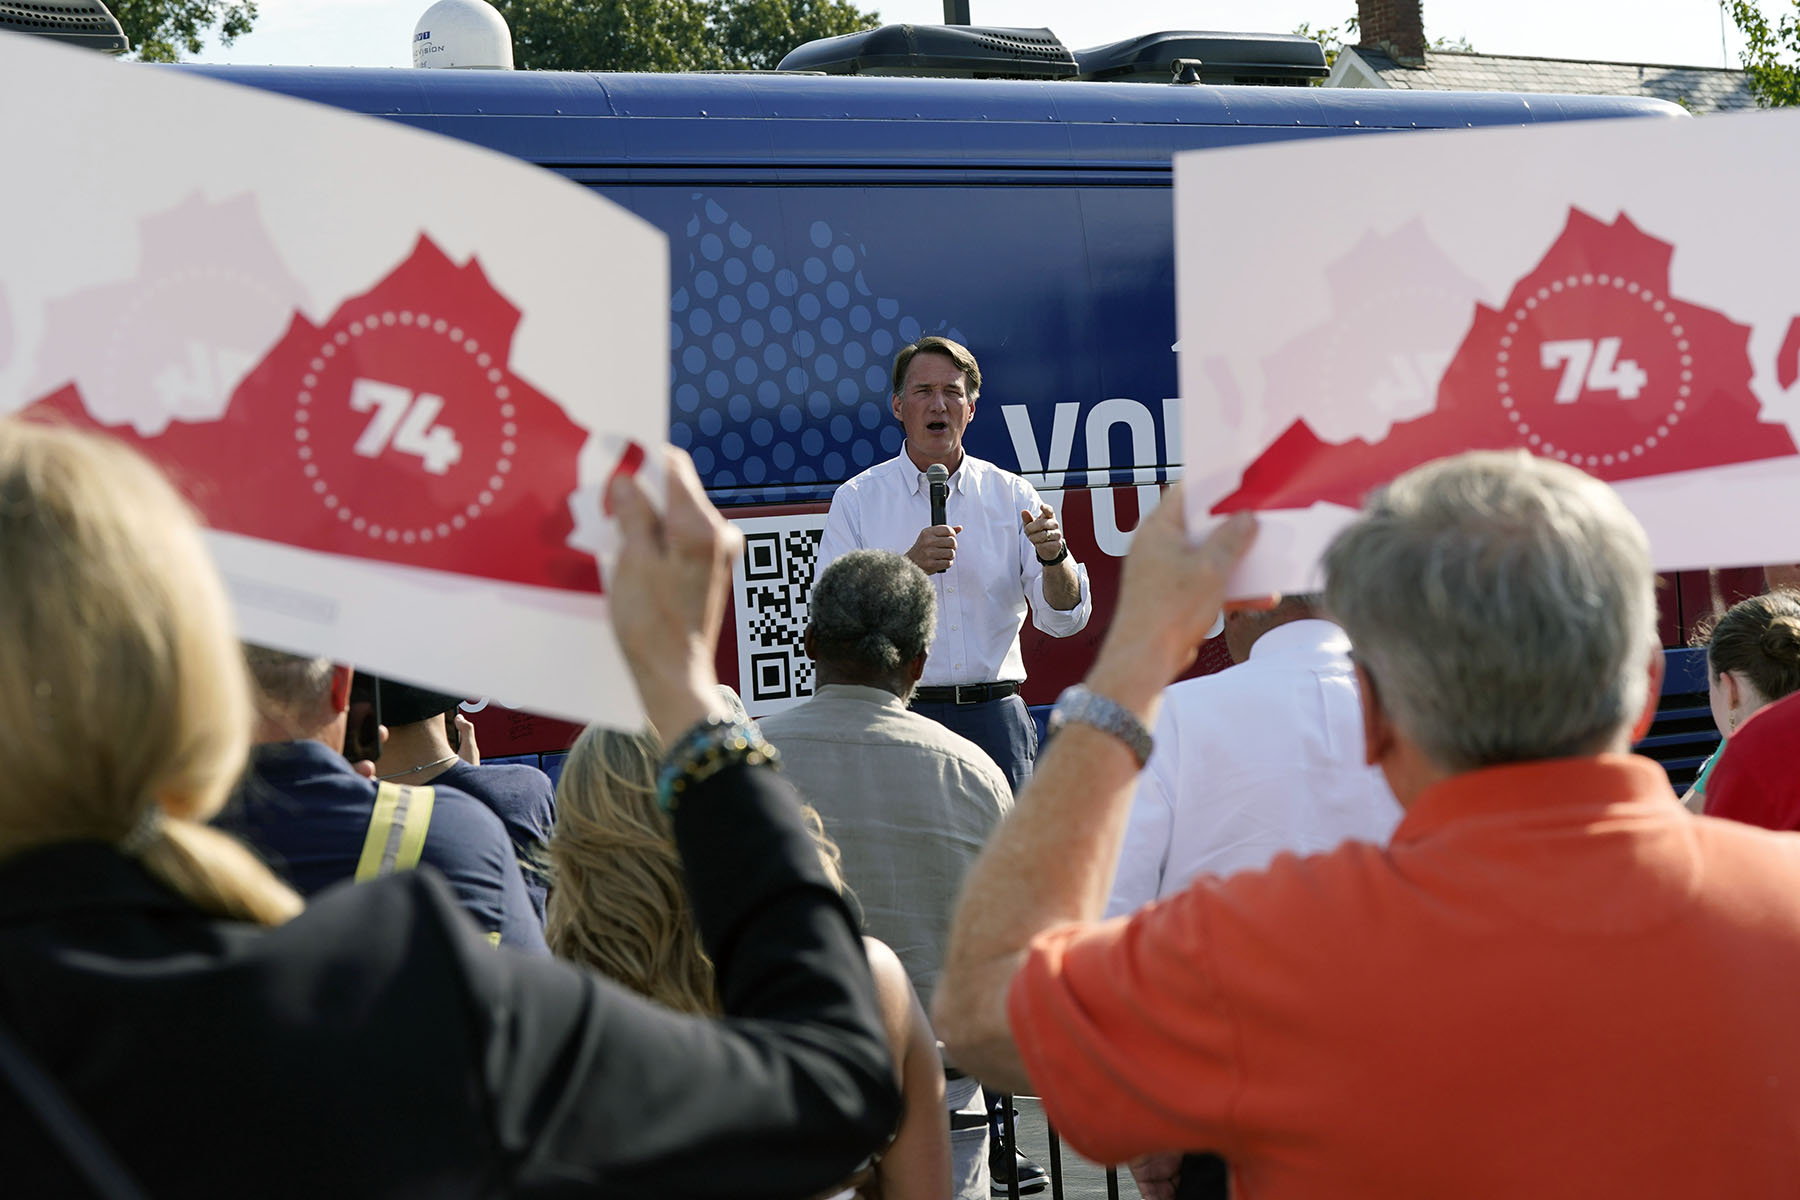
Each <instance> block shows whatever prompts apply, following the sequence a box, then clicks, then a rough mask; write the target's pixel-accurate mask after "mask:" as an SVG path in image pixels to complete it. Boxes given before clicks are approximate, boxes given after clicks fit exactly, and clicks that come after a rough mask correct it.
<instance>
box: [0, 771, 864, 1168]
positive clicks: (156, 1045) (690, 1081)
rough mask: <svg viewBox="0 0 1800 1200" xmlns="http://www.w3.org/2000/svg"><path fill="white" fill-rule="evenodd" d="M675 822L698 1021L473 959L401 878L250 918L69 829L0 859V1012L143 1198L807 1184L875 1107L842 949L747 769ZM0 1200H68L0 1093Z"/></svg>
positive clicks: (446, 908)
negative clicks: (52, 1198) (207, 902)
mask: <svg viewBox="0 0 1800 1200" xmlns="http://www.w3.org/2000/svg"><path fill="white" fill-rule="evenodd" d="M675 830H676V838H677V841H678V843H679V845H680V848H681V852H682V856H683V860H684V862H685V863H686V867H687V871H688V878H689V881H690V891H691V894H692V897H693V901H694V909H695V916H696V919H697V921H698V923H699V926H700V930H701V934H702V937H703V939H704V941H705V943H706V946H707V948H708V951H709V952H710V953H711V954H712V956H713V961H714V964H715V965H716V967H717V971H718V981H719V989H720V994H721V996H722V999H723V1002H724V1005H725V1009H726V1012H727V1014H728V1016H727V1018H726V1019H725V1020H724V1021H719V1022H711V1021H704V1020H700V1019H696V1018H691V1017H683V1016H678V1015H676V1014H674V1013H671V1012H668V1011H667V1010H664V1009H661V1008H658V1007H656V1006H655V1005H653V1004H651V1003H649V1002H648V1001H645V1000H643V999H640V998H639V997H637V996H636V995H633V994H631V993H629V992H626V991H625V990H623V989H622V988H619V987H617V986H615V985H613V984H611V983H609V982H607V981H605V980H603V979H601V978H599V977H598V976H596V975H593V974H591V973H588V972H585V971H582V970H579V969H576V968H574V967H571V966H569V965H568V964H565V963H561V962H557V961H551V960H546V959H542V958H528V957H526V956H523V955H518V954H514V953H512V952H510V951H508V950H505V949H498V950H496V949H493V948H490V947H489V946H488V944H487V942H486V941H485V940H484V939H483V937H482V936H481V934H480V933H479V932H478V931H477V930H476V929H475V928H474V927H473V926H472V925H471V924H470V923H469V922H468V920H467V919H466V918H465V917H464V916H463V915H462V913H461V912H460V911H459V910H458V907H457V905H456V902H455V900H454V899H453V898H452V896H451V895H450V893H449V891H448V889H447V888H446V887H445V886H444V884H443V882H442V881H441V880H440V879H438V878H437V877H436V875H435V874H434V873H433V872H430V871H428V870H421V871H417V872H410V873H406V874H402V875H395V876H389V877H386V878H383V879H380V880H376V881H373V882H370V883H364V884H351V885H346V886H343V887H339V888H334V889H332V890H330V891H327V892H325V893H323V894H321V895H320V896H318V897H316V898H315V899H314V900H313V901H312V902H311V903H310V905H309V906H308V908H307V910H306V912H305V913H304V914H303V915H302V916H300V917H298V918H296V919H295V920H294V921H292V922H290V923H289V924H287V925H285V926H282V927H279V928H275V929H262V928H258V927H253V926H248V925H243V924H238V923H233V922H228V921H221V920H217V919H214V918H210V917H207V916H205V915H202V914H201V913H199V912H197V911H196V910H195V909H193V908H192V907H191V906H190V905H188V904H187V903H186V902H184V901H183V900H181V899H180V898H179V897H177V896H175V895H173V894H172V893H170V892H169V891H168V890H166V889H165V888H163V887H162V886H161V885H160V884H158V883H157V882H156V881H155V880H154V879H152V878H151V877H150V876H149V875H148V874H146V873H145V872H144V871H143V870H142V868H141V867H140V866H138V864H136V863H135V862H133V861H131V860H130V859H127V858H125V857H123V856H121V855H120V854H119V853H118V852H117V851H116V850H114V849H113V848H112V847H110V846H108V845H104V844H101V843H94V842H84V843H69V844H63V845H59V846H53V847H49V848H46V849H43V850H38V851H33V852H30V853H27V854H25V855H21V856H17V857H15V858H13V859H11V860H8V861H6V862H5V863H3V864H0V1020H3V1021H4V1022H5V1023H6V1024H7V1026H8V1027H9V1028H10V1029H11V1030H12V1032H13V1033H14V1034H15V1036H16V1037H17V1038H18V1040H19V1041H20V1042H21V1043H23V1044H24V1045H25V1046H26V1047H27V1048H28V1049H29V1051H30V1052H31V1054H32V1055H33V1056H34V1057H36V1058H37V1060H38V1062H39V1065H40V1066H42V1067H43V1068H44V1069H45V1070H46V1071H47V1072H48V1073H49V1074H50V1075H51V1076H52V1077H54V1078H55V1079H56V1080H57V1081H58V1082H59V1083H61V1084H62V1086H63V1087H64V1088H65V1089H66V1090H67V1091H68V1093H69V1094H70V1096H71V1098H72V1099H73V1100H74V1102H75V1104H76V1106H77V1107H78V1108H80V1109H81V1110H82V1112H83V1113H84V1114H85V1115H86V1116H87V1117H88V1118H89V1120H90V1121H91V1122H92V1123H93V1124H94V1126H95V1127H96V1128H97V1130H98V1132H99V1133H100V1135H101V1136H102V1137H103V1138H104V1139H105V1140H106V1141H107V1142H109V1143H110V1144H111V1146H112V1147H113V1149H114V1150H115V1152H116V1153H117V1155H118V1156H119V1158H120V1159H122V1160H123V1163H124V1165H125V1166H126V1168H127V1170H129V1171H130V1172H131V1173H132V1174H133V1175H134V1176H136V1177H137V1179H138V1181H139V1182H140V1183H141V1184H142V1185H143V1186H144V1187H145V1188H146V1189H147V1190H148V1191H149V1192H150V1193H151V1194H152V1195H155V1196H163V1195H167V1196H183V1197H185V1196H233V1197H241V1196H304V1197H309V1198H310V1197H323V1196H365V1195H366V1196H432V1197H436V1196H477V1195H557V1194H562V1193H565V1192H583V1193H587V1194H596V1193H595V1189H598V1192H597V1194H604V1195H611V1196H625V1197H659V1198H660V1197H682V1196H694V1197H712V1196H719V1197H724V1196H732V1197H758V1196H766V1197H771V1198H775V1197H788V1198H793V1197H803V1196H806V1195H808V1194H810V1193H815V1192H818V1191H820V1190H822V1189H824V1188H825V1187H827V1186H828V1185H830V1184H832V1183H833V1182H834V1181H836V1180H840V1179H842V1178H844V1177H845V1176H846V1175H848V1174H849V1172H850V1171H851V1170H852V1169H853V1168H854V1167H855V1166H856V1165H857V1164H858V1163H859V1162H860V1161H861V1160H862V1159H863V1158H864V1156H866V1155H867V1154H869V1153H870V1152H871V1151H872V1150H874V1149H876V1148H877V1147H878V1146H879V1145H880V1144H882V1143H883V1142H884V1141H885V1140H886V1138H887V1137H888V1136H889V1134H890V1133H891V1132H892V1130H893V1128H894V1124H895V1121H896V1119H897V1116H898V1112H899V1099H898V1095H897V1092H896V1088H895V1083H894V1073H893V1067H892V1065H891V1063H890V1061H889V1058H888V1054H887V1051H886V1048H885V1041H884V1038H883V1034H882V1026H881V1021H880V1015H879V1011H878V1009H877V1006H876V1001H875V994H874V988H873V985H872V983H871V982H870V978H869V973H868V967H867V964H866V961H865V960H864V957H863V950H862V945H861V940H860V938H859V936H858V934H857V930H856V928H855V926H854V924H853V923H852V921H851V918H850V916H849V914H848V912H847V911H846V910H845V908H844V905H843V903H842V901H841V900H840V899H839V898H838V896H837V894H836V892H835V891H833V890H832V888H831V887H830V886H829V884H828V883H827V882H826V880H825V879H824V876H823V874H822V871H821V869H820V867H819V863H818V854H817V851H816V850H815V849H814V847H813V844H812V841H811V838H810V837H809V836H808V835H807V833H806V832H805V830H804V829H803V828H802V827H801V826H800V824H799V822H798V819H797V817H796V814H795V810H794V808H793V803H792V792H791V789H789V787H788V786H787V784H786V783H785V782H783V781H781V780H779V779H778V778H777V777H776V776H775V775H774V773H773V772H771V771H768V770H766V769H759V768H736V769H733V770H729V771H726V772H722V773H721V774H720V775H718V776H715V777H714V779H712V780H711V781H708V782H707V783H706V784H704V785H701V786H700V787H698V788H696V789H692V790H690V792H689V794H688V795H687V796H686V797H685V798H684V801H683V804H682V806H681V808H680V809H679V810H678V812H677V814H676V818H675ZM0 1190H4V1191H5V1192H6V1194H8V1195H16V1196H37V1195H79V1194H81V1189H80V1187H79V1185H78V1184H76V1183H75V1182H74V1176H73V1175H72V1174H71V1173H70V1171H69V1169H68V1167H67V1166H66V1164H65V1163H64V1162H63V1160H62V1159H61V1157H60V1156H59V1155H58V1153H57V1152H56V1151H55V1150H53V1149H52V1148H51V1147H50V1144H49V1143H48V1141H47V1140H46V1138H45V1137H44V1136H43V1134H42V1130H41V1126H40V1125H39V1124H38V1122H37V1120H36V1118H35V1117H34V1116H33V1115H32V1114H31V1113H29V1112H27V1111H26V1110H25V1109H24V1108H23V1106H22V1104H21V1102H20V1101H19V1099H18V1098H17V1097H16V1096H15V1095H14V1094H13V1093H12V1092H11V1090H10V1089H9V1088H7V1087H6V1085H5V1084H4V1083H0Z"/></svg>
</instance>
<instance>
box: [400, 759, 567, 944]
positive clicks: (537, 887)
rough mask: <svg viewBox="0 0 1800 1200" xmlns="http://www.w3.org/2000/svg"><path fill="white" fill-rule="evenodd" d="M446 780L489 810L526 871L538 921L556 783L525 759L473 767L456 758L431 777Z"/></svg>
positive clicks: (545, 883) (546, 880) (434, 780)
mask: <svg viewBox="0 0 1800 1200" xmlns="http://www.w3.org/2000/svg"><path fill="white" fill-rule="evenodd" d="M431 782H432V784H433V785H437V784H449V785H450V786H451V787H453V788H455V789H456V790H457V791H459V792H465V793H467V794H468V795H471V796H473V797H475V798H476V799H477V800H479V801H481V802H482V803H483V804H485V805H487V806H488V807H489V808H491V809H493V810H494V813H495V815H497V816H498V817H499V818H500V820H501V822H502V823H504V824H505V826H506V834H507V836H508V837H510V838H512V844H513V850H514V851H515V852H517V854H518V856H519V870H520V871H521V872H523V874H524V876H525V890H526V892H528V893H529V894H530V896H531V906H532V907H533V908H535V909H537V915H538V920H539V921H540V922H541V921H543V919H544V896H545V892H546V890H547V887H548V884H549V875H548V874H547V871H548V868H549V863H550V850H549V846H550V834H551V832H552V831H553V830H554V829H555V828H556V785H555V784H553V783H551V782H550V777H549V776H548V775H546V774H544V773H543V772H542V771H540V770H538V769H537V768H536V767H533V766H528V765H526V764H525V763H483V764H482V765H481V766H479V767H472V766H470V765H469V764H468V763H466V762H464V761H463V760H462V759H460V758H459V759H457V760H456V762H455V763H454V764H452V765H451V767H450V768H449V769H448V770H446V771H442V772H440V773H439V774H438V775H436V776H434V777H433V778H432V780H431Z"/></svg>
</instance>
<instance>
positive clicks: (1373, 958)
mask: <svg viewBox="0 0 1800 1200" xmlns="http://www.w3.org/2000/svg"><path fill="white" fill-rule="evenodd" d="M1797 997H1800V838H1795V837H1790V836H1788V835H1785V834H1775V833H1769V832H1766V831H1763V830H1758V829H1751V828H1749V827H1747V826H1743V825H1738V824H1733V823H1730V822H1725V821H1715V820H1711V819H1709V818H1705V817H1694V816H1691V815H1690V814H1688V813H1687V812H1686V811H1685V810H1683V809H1682V808H1681V806H1680V804H1679V803H1678V802H1677V801H1676V799H1675V796H1674V794H1673V793H1672V792H1671V791H1670V788H1669V784H1668V782H1667V779H1666V778H1665V776H1664V775H1663V772H1662V769H1661V768H1660V767H1659V766H1658V765H1657V764H1656V763H1654V762H1651V761H1649V760H1647V759H1642V758H1635V757H1628V756H1621V755H1606V756H1599V757H1593V758H1578V759H1564V760H1556V761H1548V762H1537V763H1524V764H1517V765H1511V766H1505V767H1497V768H1492V769H1488V770H1482V771H1476V772H1471V773H1467V774H1463V775H1459V776H1456V777H1454V778H1452V779H1450V780H1448V781H1446V782H1444V783H1442V784H1439V785H1438V786H1436V787H1434V788H1431V789H1429V790H1428V791H1427V792H1426V793H1425V794H1424V795H1422V796H1420V797H1419V799H1418V800H1417V801H1416V802H1415V803H1414V804H1413V806H1412V808H1411V810H1410V811H1409V812H1408V813H1407V815H1406V817H1405V819H1404V820H1403V821H1402V822H1401V824H1400V827H1399V828H1398V830H1396V832H1395V834H1394V837H1393V841H1392V844H1391V845H1390V846H1389V847H1387V848H1382V847H1377V846H1369V845H1358V844H1347V845H1345V846H1343V847H1341V848H1339V849H1338V850H1336V851H1333V852H1331V853H1329V854H1324V855H1319V856H1316V857H1312V858H1306V859H1297V858H1294V857H1291V856H1283V857H1281V858H1278V859H1277V860H1276V861H1275V862H1274V863H1273V864H1272V865H1271V866H1270V867H1269V869H1268V870H1266V871H1261V872H1249V873H1245V874H1240V875H1235V876H1233V877H1231V878H1229V879H1226V880H1224V881H1219V880H1211V879H1203V880H1201V881H1200V882H1198V883H1197V884H1196V885H1195V886H1193V887H1192V888H1190V889H1189V890H1187V891H1186V892H1183V893H1181V894H1180V895H1177V896H1174V897H1171V898H1169V899H1168V900H1165V901H1162V902H1160V903H1157V904H1155V905H1152V906H1151V907H1149V908H1147V909H1145V910H1144V911H1142V912H1140V913H1139V914H1137V915H1136V916H1135V917H1132V918H1119V919H1117V920H1113V921H1109V922H1106V923H1104V924H1101V925H1098V926H1084V927H1065V928H1061V929H1056V930H1051V931H1048V932H1046V933H1045V934H1044V935H1042V936H1041V937H1040V938H1038V939H1037V941H1036V942H1035V943H1034V945H1033V947H1032V951H1031V953H1030V955H1029V956H1028V958H1027V961H1026V964H1025V966H1024V967H1023V968H1022V969H1021V971H1020V972H1019V974H1018V975H1017V976H1016V977H1015V979H1014V981H1013V984H1012V989H1011V992H1010V995H1009V998H1008V1004H1009V1015H1010V1019H1011V1023H1012V1029H1013V1033H1014V1037H1015V1039H1016V1041H1017V1042H1018V1045H1019V1049H1020V1052H1021V1054H1022V1056H1023V1058H1024V1062H1025V1065H1026V1067H1027V1069H1028V1070H1029V1071H1030V1074H1031V1079H1032V1082H1033V1083H1034V1084H1036V1086H1037V1087H1038V1089H1039V1093H1040V1095H1041V1096H1042V1097H1043V1101H1044V1108H1045V1110H1046V1112H1047V1114H1048V1116H1049V1118H1050V1120H1051V1122H1052V1124H1053V1125H1054V1126H1055V1127H1056V1128H1057V1129H1058V1130H1059V1131H1060V1132H1061V1133H1062V1134H1063V1135H1064V1136H1065V1137H1066V1138H1067V1139H1068V1141H1069V1142H1070V1144H1071V1145H1073V1146H1074V1147H1075V1148H1076V1149H1078V1150H1080V1151H1081V1152H1082V1153H1084V1154H1086V1155H1088V1156H1090V1157H1093V1158H1095V1159H1098V1160H1100V1161H1104V1162H1119V1161H1122V1160H1125V1159H1128V1158H1132V1157H1134V1156H1137V1155H1140V1154H1144V1153H1149V1152H1156V1151H1171V1150H1216V1151H1218V1152H1220V1153H1222V1154H1224V1155H1225V1156H1226V1157H1227V1159H1228V1160H1229V1161H1230V1162H1231V1164H1232V1166H1233V1171H1234V1186H1235V1189H1236V1190H1235V1191H1234V1193H1233V1194H1234V1196H1235V1197H1236V1198H1237V1200H1272V1198H1278V1197H1319V1196H1332V1197H1369V1198H1375V1197H1380V1198H1382V1200H1391V1198H1393V1197H1411V1196H1418V1197H1451V1196H1454V1197H1459V1198H1461V1200H1480V1198H1483V1197H1495V1198H1498V1197H1507V1198H1512V1197H1519V1196H1539V1197H1541V1196H1568V1197H1595V1196H1632V1197H1644V1196H1681V1197H1692V1196H1732V1197H1759V1196H1783V1197H1788V1196H1792V1195H1794V1194H1795V1192H1796V1190H1797V1189H1800V1020H1796V1019H1795V1015H1794V1014H1795V1004H1796V998H1797Z"/></svg>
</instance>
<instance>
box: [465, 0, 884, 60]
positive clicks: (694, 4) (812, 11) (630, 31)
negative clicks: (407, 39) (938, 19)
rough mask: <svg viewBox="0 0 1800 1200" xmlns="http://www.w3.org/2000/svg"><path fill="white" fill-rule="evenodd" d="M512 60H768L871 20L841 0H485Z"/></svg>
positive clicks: (876, 19) (864, 25) (873, 18)
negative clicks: (501, 26)
mask: <svg viewBox="0 0 1800 1200" xmlns="http://www.w3.org/2000/svg"><path fill="white" fill-rule="evenodd" d="M493 4H494V7H495V8H498V9H499V10H500V14H501V15H502V16H504V17H505V18H506V23H507V24H508V25H509V26H511V27H512V34H513V61H514V63H515V64H516V65H517V66H519V67H520V68H521V69H525V70H538V71H708V70H713V71H716V70H744V69H750V68H765V67H773V66H775V64H776V63H778V62H780V61H781V58H782V56H783V55H785V54H786V53H787V52H788V51H789V50H792V49H793V48H794V47H795V46H798V45H799V44H800V43H801V42H805V41H810V40H812V39H813V38H821V37H831V36H834V35H836V34H840V33H854V32H856V31H857V30H859V29H867V28H869V27H870V26H872V25H875V24H878V23H879V21H880V18H879V17H878V16H877V15H876V14H875V13H873V12H862V11H860V10H859V9H857V8H856V7H855V5H854V4H852V3H850V2H849V0H493Z"/></svg>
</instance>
